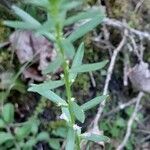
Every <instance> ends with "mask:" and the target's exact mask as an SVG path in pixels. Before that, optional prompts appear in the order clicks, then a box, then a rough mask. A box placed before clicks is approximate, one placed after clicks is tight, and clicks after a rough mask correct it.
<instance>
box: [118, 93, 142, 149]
mask: <svg viewBox="0 0 150 150" xmlns="http://www.w3.org/2000/svg"><path fill="white" fill-rule="evenodd" d="M143 95H144V93H143V92H140V93H139V94H138V96H137V98H136V105H135V109H134V112H133V113H132V115H131V117H130V119H129V121H128V124H127V131H126V134H125V137H124V139H123V141H122V142H121V144H120V145H119V146H118V147H117V150H122V149H123V148H124V146H125V145H126V143H127V142H128V139H129V137H130V134H131V128H132V124H133V122H134V120H135V118H136V116H137V112H138V108H139V104H140V101H141V99H142V97H143Z"/></svg>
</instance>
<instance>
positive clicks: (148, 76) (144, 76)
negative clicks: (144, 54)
mask: <svg viewBox="0 0 150 150" xmlns="http://www.w3.org/2000/svg"><path fill="white" fill-rule="evenodd" d="M128 76H129V79H130V81H131V83H132V86H133V88H134V89H136V90H138V91H143V92H146V93H150V70H149V68H148V64H147V63H145V62H141V63H140V64H137V65H136V66H134V67H133V68H131V69H130V70H129V73H128Z"/></svg>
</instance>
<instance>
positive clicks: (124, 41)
mask: <svg viewBox="0 0 150 150" xmlns="http://www.w3.org/2000/svg"><path fill="white" fill-rule="evenodd" d="M126 36H127V30H126V31H125V33H124V36H123V38H122V40H121V42H120V44H119V45H118V47H117V48H116V49H115V50H114V51H113V55H112V58H111V61H110V65H109V67H108V71H107V77H106V80H105V86H104V91H103V95H107V93H108V86H109V82H110V80H111V76H112V73H113V70H114V65H115V62H116V58H117V55H118V53H119V52H120V51H121V50H122V48H123V47H124V45H125V43H126ZM105 103H106V101H103V102H102V103H101V104H100V105H99V108H98V112H97V114H96V116H95V119H94V121H93V122H94V125H93V127H94V128H96V127H97V125H98V121H99V119H100V117H101V115H102V112H103V110H104V106H105Z"/></svg>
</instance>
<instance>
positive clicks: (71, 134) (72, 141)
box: [65, 128, 75, 150]
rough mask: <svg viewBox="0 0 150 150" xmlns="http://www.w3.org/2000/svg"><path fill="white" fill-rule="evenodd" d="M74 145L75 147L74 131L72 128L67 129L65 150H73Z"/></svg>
mask: <svg viewBox="0 0 150 150" xmlns="http://www.w3.org/2000/svg"><path fill="white" fill-rule="evenodd" d="M74 145H75V131H74V130H73V129H72V128H69V129H68V134H67V144H66V149H65V150H74Z"/></svg>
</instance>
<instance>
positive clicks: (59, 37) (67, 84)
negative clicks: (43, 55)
mask: <svg viewBox="0 0 150 150" xmlns="http://www.w3.org/2000/svg"><path fill="white" fill-rule="evenodd" d="M62 39H63V37H62V29H61V27H60V25H59V24H57V25H56V43H57V46H58V49H59V51H60V53H61V55H62V58H63V65H62V66H63V70H64V81H65V88H66V94H67V102H68V109H69V113H70V116H71V126H72V127H73V125H74V123H75V119H74V114H73V111H72V101H71V96H72V94H71V83H70V81H69V64H68V62H67V60H66V57H65V52H64V48H63V47H62Z"/></svg>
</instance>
